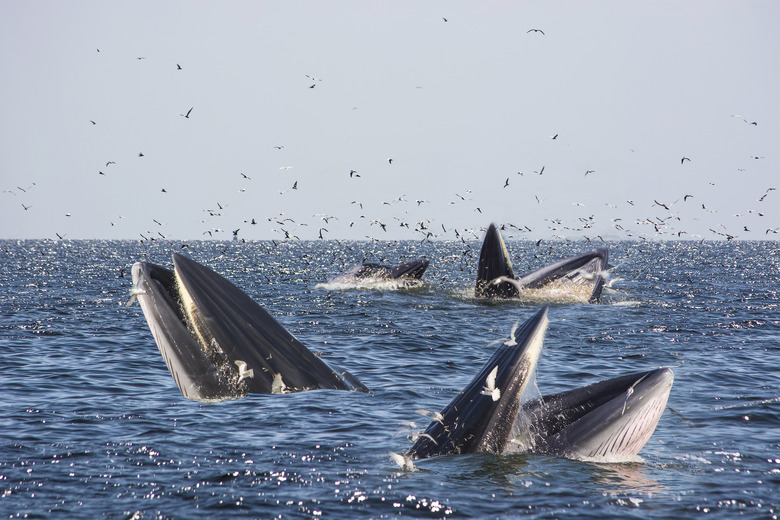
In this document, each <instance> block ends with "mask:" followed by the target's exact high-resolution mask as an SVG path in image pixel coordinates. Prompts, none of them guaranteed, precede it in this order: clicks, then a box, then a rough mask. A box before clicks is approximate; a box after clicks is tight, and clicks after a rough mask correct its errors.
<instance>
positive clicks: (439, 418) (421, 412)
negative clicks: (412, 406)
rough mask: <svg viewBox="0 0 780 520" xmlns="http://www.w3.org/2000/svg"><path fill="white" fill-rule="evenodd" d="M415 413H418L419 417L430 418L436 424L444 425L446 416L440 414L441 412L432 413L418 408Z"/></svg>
mask: <svg viewBox="0 0 780 520" xmlns="http://www.w3.org/2000/svg"><path fill="white" fill-rule="evenodd" d="M414 413H416V414H418V415H424V416H426V417H430V418H431V419H433V420H434V421H436V422H438V423H440V424H444V416H443V415H442V414H441V413H439V412H432V411H430V410H426V409H424V408H418V409H417V410H415V411H414Z"/></svg>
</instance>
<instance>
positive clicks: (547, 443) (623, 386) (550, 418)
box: [515, 368, 674, 462]
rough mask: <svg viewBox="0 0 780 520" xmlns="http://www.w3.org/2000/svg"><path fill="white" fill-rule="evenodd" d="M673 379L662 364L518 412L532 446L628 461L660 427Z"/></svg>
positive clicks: (546, 398)
mask: <svg viewBox="0 0 780 520" xmlns="http://www.w3.org/2000/svg"><path fill="white" fill-rule="evenodd" d="M673 382H674V373H673V372H672V370H671V369H669V368H658V369H655V370H650V371H647V372H638V373H636V374H630V375H627V376H621V377H616V378H613V379H608V380H605V381H600V382H598V383H594V384H592V385H588V386H585V387H583V388H578V389H575V390H569V391H567V392H561V393H557V394H551V395H547V396H543V397H540V398H538V399H534V400H532V401H528V402H526V403H524V404H523V406H522V408H521V411H520V413H519V416H520V420H519V422H520V423H525V425H526V426H527V429H525V428H520V431H522V432H523V433H521V436H520V437H519V438H518V439H516V440H515V442H517V443H519V444H521V445H523V444H525V448H526V449H527V450H528V451H534V452H539V453H547V454H550V455H558V456H563V457H568V458H578V459H593V460H600V461H613V462H614V461H623V460H627V459H628V458H630V457H633V456H635V455H637V454H638V453H639V451H640V450H641V449H642V448H643V447H644V445H645V444H646V443H647V441H648V440H649V439H650V437H651V436H652V434H653V431H655V427H656V425H657V424H658V421H659V420H660V418H661V414H662V413H663V411H664V409H665V408H666V402H667V400H668V398H669V393H670V392H671V389H672V384H673Z"/></svg>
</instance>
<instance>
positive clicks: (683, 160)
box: [680, 157, 691, 164]
mask: <svg viewBox="0 0 780 520" xmlns="http://www.w3.org/2000/svg"><path fill="white" fill-rule="evenodd" d="M685 161H688V162H690V161H691V160H690V159H689V158H688V157H683V158H682V159H680V164H683V163H685Z"/></svg>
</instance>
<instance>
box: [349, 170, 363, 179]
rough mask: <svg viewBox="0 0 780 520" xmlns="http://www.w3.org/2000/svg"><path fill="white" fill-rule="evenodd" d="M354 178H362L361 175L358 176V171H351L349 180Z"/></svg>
mask: <svg viewBox="0 0 780 520" xmlns="http://www.w3.org/2000/svg"><path fill="white" fill-rule="evenodd" d="M353 176H354V177H360V175H358V172H357V170H349V178H350V179H351V178H352V177H353Z"/></svg>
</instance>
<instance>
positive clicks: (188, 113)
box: [179, 107, 195, 119]
mask: <svg viewBox="0 0 780 520" xmlns="http://www.w3.org/2000/svg"><path fill="white" fill-rule="evenodd" d="M193 108H195V107H190V109H189V110H187V113H186V114H179V115H180V116H183V117H185V118H187V119H189V118H190V112H192V109H193Z"/></svg>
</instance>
